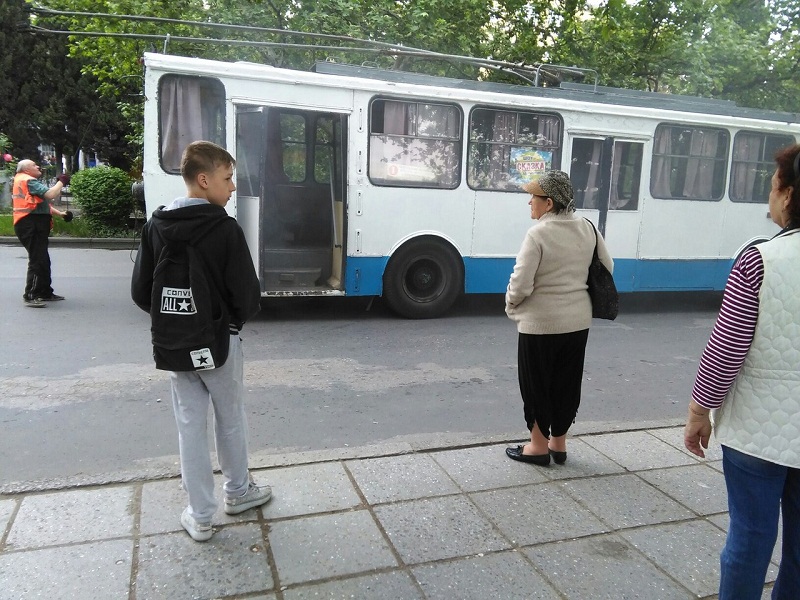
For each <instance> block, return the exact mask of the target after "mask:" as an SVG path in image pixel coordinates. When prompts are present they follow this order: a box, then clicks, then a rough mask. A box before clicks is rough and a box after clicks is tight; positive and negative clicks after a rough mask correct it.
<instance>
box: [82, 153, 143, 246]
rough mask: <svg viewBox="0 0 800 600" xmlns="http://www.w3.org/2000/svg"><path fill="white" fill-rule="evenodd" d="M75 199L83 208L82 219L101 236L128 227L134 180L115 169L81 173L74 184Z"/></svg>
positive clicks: (109, 168)
mask: <svg viewBox="0 0 800 600" xmlns="http://www.w3.org/2000/svg"><path fill="white" fill-rule="evenodd" d="M70 191H71V192H72V197H73V198H74V199H75V202H76V203H77V204H78V206H80V207H81V218H82V219H84V220H85V221H86V223H87V225H88V227H89V229H90V230H92V231H93V232H95V233H96V234H97V235H103V234H107V233H108V230H109V229H111V230H119V229H124V228H126V227H127V221H128V217H129V216H130V213H131V211H132V210H133V198H132V196H131V178H130V176H129V175H128V174H127V173H125V171H123V170H121V169H117V168H115V167H95V168H92V169H84V170H82V171H78V172H77V173H75V174H74V175H73V176H72V181H71V182H70Z"/></svg>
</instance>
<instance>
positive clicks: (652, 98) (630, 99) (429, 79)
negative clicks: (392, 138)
mask: <svg viewBox="0 0 800 600" xmlns="http://www.w3.org/2000/svg"><path fill="white" fill-rule="evenodd" d="M312 71H314V72H316V73H322V74H328V75H341V76H348V77H360V78H365V79H376V80H380V81H390V82H396V83H408V84H417V85H428V86H437V87H443V88H454V89H463V90H473V91H482V92H494V93H500V94H513V95H516V96H536V97H540V98H547V97H549V98H557V99H563V100H573V101H577V102H595V103H598V104H615V105H619V106H636V107H646V108H652V109H662V110H669V111H683V112H690V113H704V114H714V115H720V116H729V117H741V118H748V119H758V120H765V121H779V122H784V123H800V114H798V113H789V112H778V111H771V110H763V109H758V108H746V107H741V106H738V105H737V104H736V103H735V102H732V101H730V100H715V99H712V98H702V97H699V96H682V95H678V94H664V93H659V92H647V91H642V90H627V89H622V88H612V87H603V86H594V85H589V84H584V83H568V82H562V83H561V84H560V86H559V87H540V86H523V85H513V84H508V83H495V82H490V81H472V80H467V79H456V78H450V77H439V76H435V75H425V74H421V73H411V72H407V71H394V70H390V69H382V68H379V67H371V66H359V65H352V64H347V63H335V62H330V61H318V62H317V63H316V64H315V65H314V67H313V68H312Z"/></svg>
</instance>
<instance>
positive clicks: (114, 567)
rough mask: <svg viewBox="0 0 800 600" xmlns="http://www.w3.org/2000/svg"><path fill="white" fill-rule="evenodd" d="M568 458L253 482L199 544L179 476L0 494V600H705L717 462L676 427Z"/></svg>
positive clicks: (341, 467)
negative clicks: (701, 456) (267, 494)
mask: <svg viewBox="0 0 800 600" xmlns="http://www.w3.org/2000/svg"><path fill="white" fill-rule="evenodd" d="M568 444H569V459H568V461H567V464H566V465H563V466H560V465H551V466H550V467H547V468H542V467H536V466H533V465H527V464H523V463H517V462H513V461H510V460H508V459H507V458H506V456H505V453H504V449H505V447H506V446H507V444H487V445H474V446H470V447H466V448H455V449H445V450H432V451H419V452H414V453H410V454H395V455H391V456H375V457H370V458H345V459H336V460H330V461H327V462H318V463H309V464H299V465H293V466H282V467H274V468H267V469H255V470H254V471H253V474H254V477H255V479H256V481H257V482H259V483H269V484H270V485H272V487H273V493H274V497H273V500H272V501H271V502H270V503H269V504H268V505H267V506H265V507H263V509H260V510H251V511H248V512H246V513H243V514H241V515H237V516H233V517H231V516H227V515H225V514H224V513H223V511H222V510H219V511H218V514H217V515H216V517H215V521H214V525H215V530H216V532H215V534H214V537H213V538H212V539H211V541H209V542H207V543H203V544H200V543H197V542H194V541H192V540H191V539H190V538H189V536H188V535H187V534H186V533H185V532H184V531H183V530H182V529H181V526H180V523H179V516H180V513H181V510H182V509H183V507H184V505H185V501H186V500H185V495H184V492H183V491H182V489H181V488H180V481H179V479H177V478H171V479H163V480H146V481H141V482H135V483H118V484H107V485H96V486H91V487H80V488H77V489H66V490H55V491H42V492H26V493H20V494H13V495H5V496H0V600H12V599H14V600H17V599H25V600H28V599H30V598H47V599H59V598H65V599H66V598H70V599H71V598H75V599H81V600H83V599H94V598H99V599H128V600H151V599H153V600H162V599H169V600H182V599H184V598H186V599H189V598H251V599H258V600H301V599H310V598H365V599H372V598H375V599H381V600H385V599H401V598H402V599H424V598H428V599H447V600H450V599H462V598H464V599H467V598H469V599H472V598H474V599H479V598H480V599H494V598H497V599H512V598H520V599H533V598H541V599H570V600H572V599H589V598H591V599H597V598H609V599H611V598H626V599H628V598H641V599H647V600H661V599H664V600H671V599H687V598H715V597H716V596H715V594H716V587H717V582H718V578H719V552H720V549H721V547H722V544H723V542H724V539H725V529H726V527H727V522H728V519H727V512H726V511H727V508H726V498H725V485H724V481H723V476H722V470H721V469H722V468H721V461H720V459H721V454H720V453H719V448H718V447H717V448H715V449H714V448H712V451H711V452H710V456H709V458H708V459H707V460H705V461H700V460H698V459H696V458H695V457H694V456H692V455H691V454H689V453H688V452H686V451H685V450H684V449H683V448H682V430H681V428H679V427H664V428H651V429H644V430H639V431H627V432H615V433H599V434H586V435H579V436H576V437H573V438H571V439H570V440H569V441H568ZM779 547H780V544H779V545H778V549H777V550H776V553H775V556H774V559H775V560H777V557H778V555H779ZM776 574H777V568H776V566H775V565H774V564H773V565H772V566H771V569H770V573H769V583H768V584H767V586H765V592H764V598H768V597H769V592H770V587H771V584H772V582H773V581H774V577H775V576H776Z"/></svg>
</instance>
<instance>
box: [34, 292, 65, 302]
mask: <svg viewBox="0 0 800 600" xmlns="http://www.w3.org/2000/svg"><path fill="white" fill-rule="evenodd" d="M40 300H44V301H45V302H57V301H58V300H64V296H59V295H58V294H50V295H49V296H46V297H44V298H40Z"/></svg>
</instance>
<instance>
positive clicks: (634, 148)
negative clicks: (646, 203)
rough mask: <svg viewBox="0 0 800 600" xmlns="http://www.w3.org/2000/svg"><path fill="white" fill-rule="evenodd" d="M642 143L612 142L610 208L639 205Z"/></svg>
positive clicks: (621, 208) (620, 208)
mask: <svg viewBox="0 0 800 600" xmlns="http://www.w3.org/2000/svg"><path fill="white" fill-rule="evenodd" d="M643 153H644V144H641V143H639V142H617V141H615V142H614V159H613V161H612V165H611V198H610V199H609V203H608V207H609V208H610V209H611V210H636V209H637V208H638V206H639V182H640V180H641V178H642V155H643Z"/></svg>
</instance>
